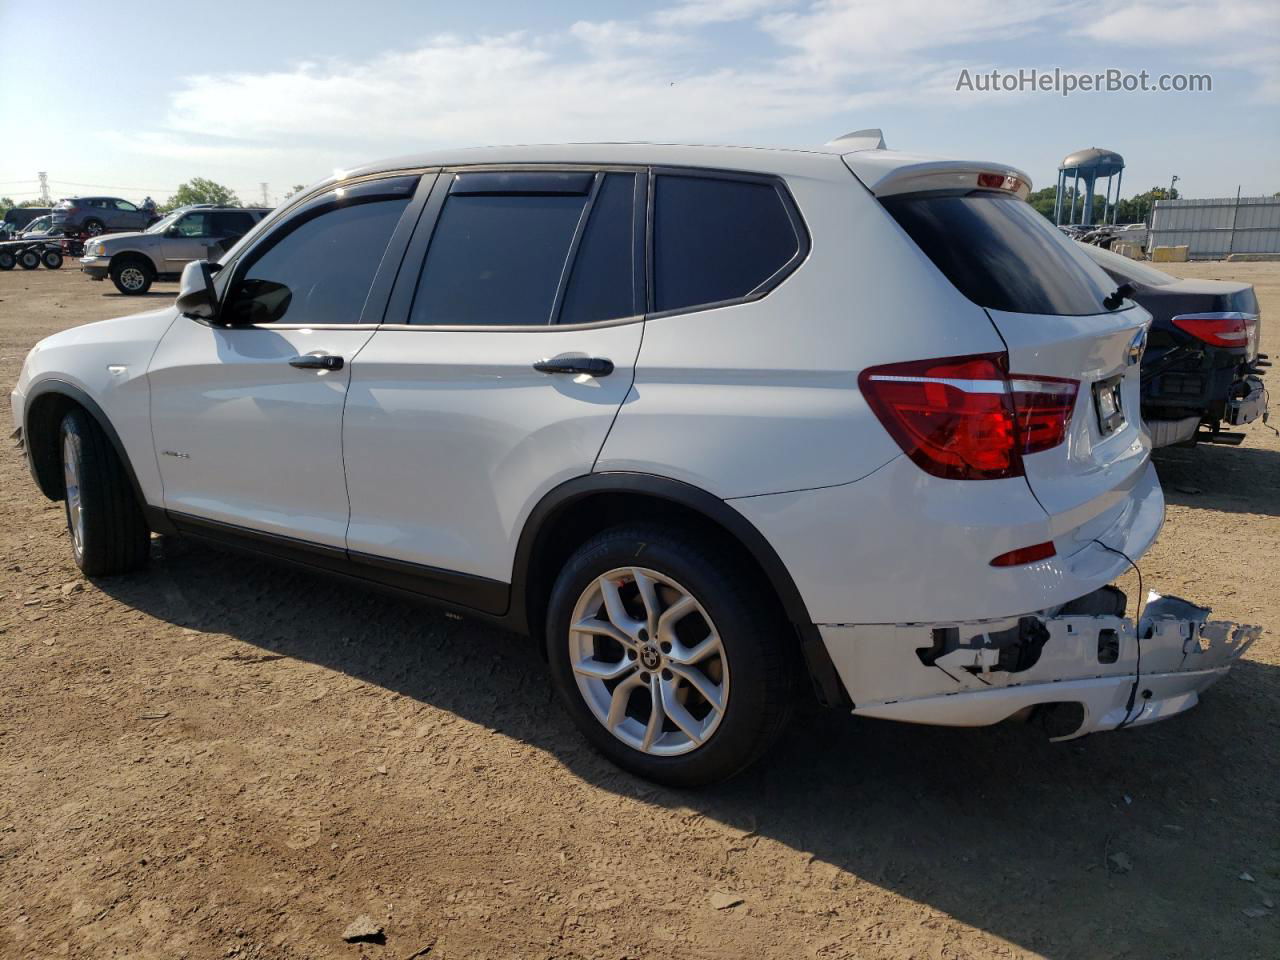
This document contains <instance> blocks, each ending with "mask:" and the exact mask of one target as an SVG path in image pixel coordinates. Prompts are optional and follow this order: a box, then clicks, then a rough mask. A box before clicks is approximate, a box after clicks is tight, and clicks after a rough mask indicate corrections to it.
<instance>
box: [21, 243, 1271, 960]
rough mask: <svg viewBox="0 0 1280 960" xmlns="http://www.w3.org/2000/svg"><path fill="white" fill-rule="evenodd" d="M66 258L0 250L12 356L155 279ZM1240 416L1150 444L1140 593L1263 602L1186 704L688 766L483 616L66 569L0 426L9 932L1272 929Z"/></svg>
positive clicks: (277, 588) (769, 934) (265, 947)
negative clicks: (601, 722)
mask: <svg viewBox="0 0 1280 960" xmlns="http://www.w3.org/2000/svg"><path fill="white" fill-rule="evenodd" d="M70 267H71V265H69V266H68V268H66V269H63V270H62V271H61V272H57V273H52V272H49V271H46V270H43V269H41V270H38V271H35V272H33V273H25V272H22V271H16V270H15V271H13V272H12V273H0V382H4V383H12V382H13V381H14V379H16V377H17V373H18V368H19V365H20V364H21V361H22V358H23V356H24V355H25V353H26V351H27V349H28V348H30V346H31V345H32V344H33V343H35V341H36V340H38V339H39V338H40V337H42V336H45V335H47V334H49V333H52V332H54V331H56V330H60V329H63V328H65V327H68V326H72V325H74V324H78V323H83V322H86V321H89V320H93V319H99V318H103V317H108V316H116V315H122V314H126V313H130V312H134V311H135V310H138V309H144V308H146V307H154V306H157V305H160V304H163V303H165V302H166V299H167V298H170V297H172V296H173V285H172V284H167V285H166V284H161V285H157V288H156V289H157V291H163V292H157V293H156V294H154V295H153V296H152V297H150V298H147V299H145V300H131V299H126V298H123V297H120V296H118V295H116V293H115V291H114V289H112V288H111V286H110V285H109V284H96V283H91V282H89V281H88V280H87V279H86V278H84V277H82V276H81V275H79V274H78V273H76V272H75V271H74V270H73V269H71V268H70ZM1170 269H1171V270H1173V271H1174V272H1177V273H1179V274H1181V275H1195V276H1214V277H1224V278H1236V279H1243V280H1248V281H1250V282H1253V283H1255V284H1257V285H1258V288H1259V292H1260V295H1261V299H1262V303H1263V309H1264V313H1268V312H1269V313H1270V314H1271V316H1272V317H1273V318H1274V319H1273V320H1272V322H1271V323H1270V324H1269V325H1268V326H1267V329H1266V330H1265V333H1264V348H1265V349H1269V351H1270V352H1271V354H1272V356H1278V355H1280V264H1275V263H1270V264H1193V265H1171V266H1170ZM1272 379H1275V375H1273V377H1272ZM1278 415H1280V414H1278ZM1248 434H1249V436H1248V439H1247V441H1246V443H1245V445H1244V446H1242V447H1239V448H1229V447H1210V448H1199V449H1193V450H1181V451H1176V452H1173V453H1170V454H1167V455H1165V456H1162V457H1159V458H1158V467H1159V470H1160V474H1161V477H1162V479H1163V481H1164V484H1165V490H1166V494H1167V496H1168V500H1169V510H1168V521H1167V523H1166V525H1165V528H1164V532H1163V534H1162V535H1161V538H1160V540H1159V541H1158V543H1157V544H1156V546H1155V547H1154V548H1153V550H1152V551H1151V552H1150V553H1149V554H1148V555H1147V557H1146V559H1145V560H1143V561H1142V568H1143V572H1144V575H1145V577H1146V581H1147V584H1148V586H1151V587H1155V588H1157V589H1160V590H1161V591H1163V592H1169V593H1177V594H1180V595H1183V596H1186V597H1188V598H1189V599H1195V600H1202V601H1206V602H1211V603H1212V604H1213V605H1214V606H1215V608H1216V613H1217V614H1218V615H1220V616H1223V617H1228V618H1233V619H1239V620H1245V621H1249V622H1253V623H1259V624H1262V625H1263V626H1264V627H1265V628H1266V629H1267V630H1268V633H1267V634H1266V635H1264V637H1263V639H1262V640H1261V641H1260V642H1259V643H1258V644H1256V645H1255V646H1254V648H1253V649H1252V650H1251V651H1250V653H1249V655H1248V656H1247V658H1246V659H1245V661H1244V662H1242V663H1241V664H1240V665H1239V666H1238V667H1237V668H1236V670H1235V671H1234V672H1233V673H1232V675H1231V676H1230V677H1228V678H1227V679H1226V680H1225V681H1223V682H1222V683H1221V684H1219V685H1218V686H1217V687H1215V688H1214V689H1213V690H1211V691H1210V692H1209V694H1208V695H1206V697H1205V699H1204V702H1203V703H1202V704H1201V705H1200V706H1199V707H1197V708H1196V709H1195V710H1193V711H1191V712H1189V713H1187V714H1185V715H1184V716H1182V717H1179V718H1176V719H1174V720H1171V721H1169V722H1166V723H1162V724H1158V725H1155V726H1153V727H1148V728H1142V729H1137V730H1130V731H1126V732H1123V733H1118V734H1101V735H1098V736H1094V737H1090V738H1088V739H1086V740H1083V741H1078V742H1074V743H1067V744H1057V745H1053V744H1048V743H1046V742H1045V741H1044V740H1043V739H1042V738H1041V735H1040V734H1039V733H1037V732H1036V731H1035V729H1034V728H1030V727H1026V726H1022V725H1009V726H1002V727H999V728H994V729H987V730H946V729H932V728H924V727H916V728H913V727H906V726H897V725H893V724H888V723H883V722H877V721H870V720H860V719H853V718H850V717H848V716H843V715H841V714H838V713H835V712H827V711H821V710H818V709H812V710H808V711H804V712H803V713H802V715H801V716H800V717H798V719H797V722H796V723H795V724H794V725H793V726H792V727H791V729H790V732H789V734H788V735H787V736H786V738H785V740H784V742H783V743H782V745H781V746H780V748H779V749H778V750H776V751H775V752H774V753H773V754H772V755H771V756H770V757H768V758H767V759H766V761H765V762H763V763H762V764H760V765H759V766H758V767H756V768H754V769H753V770H752V771H750V772H748V773H747V774H746V775H744V776H742V777H741V778H739V779H737V780H735V781H733V782H731V783H728V784H725V785H723V786H720V787H717V788H715V789H711V790H706V791H703V792H698V793H681V792H677V791H672V790H666V789H660V788H655V787H653V786H651V785H649V784H647V783H644V782H641V781H638V780H636V779H634V778H632V777H629V776H627V775H624V774H622V773H619V772H618V771H616V770H615V769H613V768H612V767H610V766H609V765H608V764H606V763H604V762H603V761H601V760H599V759H597V758H596V757H595V756H594V755H593V754H592V753H591V752H590V751H589V750H588V749H587V748H586V747H585V746H584V744H583V743H582V742H581V741H580V740H579V738H578V737H577V736H576V735H575V733H574V731H573V730H572V728H571V727H570V724H569V722H568V720H567V719H566V718H565V716H564V715H563V714H562V712H561V711H560V709H559V708H558V706H557V705H556V704H555V703H554V702H553V700H552V698H551V694H550V690H549V687H548V684H547V681H546V678H545V676H544V671H543V667H542V664H541V661H540V659H539V657H538V656H537V655H536V653H535V652H534V651H533V650H532V649H530V648H529V646H528V645H527V644H525V643H522V642H521V641H520V640H519V639H518V638H513V637H511V636H509V635H506V634H503V633H501V632H499V631H496V630H493V629H491V628H489V627H486V626H483V625H479V624H476V623H473V622H469V621H465V620H456V619H452V618H449V617H446V616H445V615H443V614H441V613H438V612H435V611H433V610H431V609H429V608H424V607H417V606H411V605H408V604H404V603H399V602H396V601H389V600H388V599H386V598H385V597H383V596H380V595H376V594H369V593H364V592H361V591H360V590H357V589H353V588H348V587H345V586H337V587H335V585H334V584H333V583H332V582H331V581H327V580H323V579H318V578H315V577H312V576H310V575H307V574H304V573H299V572H295V571H292V570H289V569H285V568H281V567H276V566H271V565H268V564H265V563H259V562H254V561H250V560H245V559H242V558H239V557H235V556H232V555H229V554H224V553H221V552H217V551H214V550H211V549H208V548H205V547H202V546H198V545H194V544H189V543H182V542H176V541H173V540H167V539H165V540H161V539H157V540H156V541H154V546H153V550H154V558H153V564H152V567H151V569H150V571H149V572H148V573H147V574H145V575H140V576H131V577H125V578H119V579H114V580H105V581H101V582H97V583H91V582H88V581H85V580H83V579H82V578H81V577H80V576H78V574H77V571H76V569H75V567H74V565H73V563H72V560H71V551H70V548H69V546H68V544H67V538H66V534H65V530H64V527H63V516H62V507H61V505H60V504H52V503H49V502H47V501H45V500H44V499H43V498H42V497H41V496H40V494H39V493H38V492H37V491H36V489H35V487H34V486H33V485H32V483H31V481H30V478H29V477H28V475H27V472H26V469H25V466H24V464H23V461H22V458H21V456H20V454H19V453H18V452H17V451H16V450H10V451H9V452H8V453H7V454H5V455H4V456H3V457H0V471H2V473H0V478H2V482H0V501H2V502H3V505H4V516H5V520H4V523H3V525H2V526H0V597H2V598H3V599H2V600H0V671H2V676H3V683H2V685H0V784H2V788H0V956H3V957H6V958H8V957H14V958H18V957H21V958H33V957H59V956H71V957H92V958H102V957H129V958H177V957H193V958H194V957H202V958H203V957H235V958H253V957H262V958H277V957H279V958H286V957H289V958H293V957H299V958H320V957H361V956H363V957H377V958H384V957H385V958H397V960H401V958H411V957H416V958H424V957H430V958H431V960H438V958H460V957H495V958H496V957H564V958H569V957H573V958H577V957H592V958H594V957H599V958H623V957H646V958H647V957H690V958H740V957H753V958H754V957H787V958H796V957H801V958H802V957H812V958H838V957H858V958H878V957H920V958H931V960H940V958H953V957H988V956H1000V957H1024V956H1043V957H1052V958H1089V960H1092V958H1104V957H1132V958H1146V957H1179V958H1204V957H1223V958H1251V957H1256V958H1276V957H1277V956H1280V948H1278V947H1277V944H1280V922H1278V921H1277V914H1278V911H1277V909H1276V901H1277V900H1280V827H1278V826H1277V824H1278V823H1280V797H1278V791H1277V786H1278V785H1280V751H1278V750H1277V749H1276V738H1277V734H1280V685H1278V684H1277V678H1278V677H1280V593H1278V592H1277V590H1276V587H1275V581H1276V572H1277V555H1278V554H1280V440H1278V439H1277V437H1276V436H1275V435H1274V434H1273V433H1272V432H1271V431H1269V430H1268V429H1265V428H1263V427H1262V426H1261V425H1260V424H1255V425H1253V426H1252V427H1250V428H1249V429H1248ZM1122 585H1123V586H1126V587H1127V588H1128V589H1129V590H1130V592H1131V595H1132V592H1133V590H1134V587H1135V584H1134V583H1133V582H1132V581H1131V580H1130V581H1128V582H1123V583H1122ZM361 917H363V921H362V922H363V923H364V924H366V925H369V930H370V931H372V930H376V929H378V928H381V929H382V930H383V934H382V936H383V937H384V938H385V943H383V944H373V943H359V944H348V943H345V942H344V941H343V934H344V932H346V931H347V929H348V926H349V925H350V924H352V922H353V921H356V920H357V918H361ZM357 929H358V928H357Z"/></svg>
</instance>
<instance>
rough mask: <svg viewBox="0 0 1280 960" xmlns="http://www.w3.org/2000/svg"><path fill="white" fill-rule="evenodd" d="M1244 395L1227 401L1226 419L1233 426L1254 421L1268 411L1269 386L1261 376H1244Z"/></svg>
mask: <svg viewBox="0 0 1280 960" xmlns="http://www.w3.org/2000/svg"><path fill="white" fill-rule="evenodd" d="M1243 386H1244V395H1243V396H1241V397H1237V398H1236V399H1234V400H1229V401H1227V409H1226V417H1225V419H1226V421H1227V423H1229V424H1231V425H1232V426H1233V427H1239V426H1243V425H1244V424H1246V423H1252V422H1253V421H1254V420H1257V419H1258V418H1259V417H1261V416H1263V415H1265V414H1266V412H1267V388H1266V387H1265V386H1264V385H1263V383H1262V378H1261V377H1252V376H1250V377H1245V378H1244V384H1243Z"/></svg>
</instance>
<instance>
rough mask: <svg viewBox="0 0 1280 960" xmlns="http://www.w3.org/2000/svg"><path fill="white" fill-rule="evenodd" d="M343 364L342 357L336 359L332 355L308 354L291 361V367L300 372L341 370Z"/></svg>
mask: <svg viewBox="0 0 1280 960" xmlns="http://www.w3.org/2000/svg"><path fill="white" fill-rule="evenodd" d="M343 362H344V361H343V359H342V358H341V357H335V356H334V355H333V354H331V353H307V354H303V355H302V356H300V357H294V358H293V359H292V360H290V361H289V366H291V367H297V368H298V369H299V370H341V369H342V364H343Z"/></svg>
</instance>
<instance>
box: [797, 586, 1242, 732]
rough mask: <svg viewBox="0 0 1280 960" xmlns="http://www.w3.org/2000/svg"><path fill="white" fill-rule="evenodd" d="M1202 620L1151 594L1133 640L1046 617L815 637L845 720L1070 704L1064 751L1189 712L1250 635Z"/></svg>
mask: <svg viewBox="0 0 1280 960" xmlns="http://www.w3.org/2000/svg"><path fill="white" fill-rule="evenodd" d="M1209 612H1210V611H1209V610H1208V609H1207V608H1205V607H1200V606H1197V605H1195V604H1192V603H1188V602H1187V601H1185V600H1180V599H1178V598H1176V597H1162V596H1160V595H1159V594H1156V593H1152V594H1150V595H1149V596H1148V600H1147V604H1146V607H1145V610H1144V612H1143V616H1142V622H1141V629H1140V631H1139V630H1136V629H1135V626H1134V622H1133V620H1132V619H1131V618H1126V617H1122V616H1113V615H1104V616H1081V615H1065V616H1064V615H1049V614H1032V615H1029V616H1027V617H1020V618H1019V617H1014V618H1008V619H1005V620H999V621H984V622H975V623H958V624H901V625H888V626H885V625H874V626H862V625H858V626H851V625H838V626H824V627H822V628H821V630H822V635H823V639H824V641H825V642H826V643H827V646H828V649H829V650H830V651H831V655H832V660H833V661H834V662H835V664H836V666H837V669H838V670H839V672H840V675H841V678H842V680H843V681H844V683H845V686H846V687H848V689H849V693H850V696H851V697H852V699H853V701H854V703H855V704H856V706H855V709H854V711H853V712H854V713H856V714H859V715H861V716H869V717H881V718H884V719H889V720H902V721H907V722H911V723H931V724H941V725H945V726H985V725H988V724H993V723H999V722H1000V721H1002V720H1005V719H1007V718H1009V717H1011V716H1013V715H1014V714H1016V713H1018V712H1020V711H1023V710H1026V709H1027V708H1029V707H1037V706H1043V705H1049V704H1076V705H1078V706H1079V707H1080V708H1081V716H1080V720H1079V723H1078V725H1076V726H1075V728H1074V729H1068V730H1066V731H1064V733H1063V735H1062V736H1059V737H1055V738H1054V739H1061V740H1066V739H1071V738H1072V737H1078V736H1083V735H1084V734H1086V733H1092V732H1094V731H1098V730H1113V729H1116V728H1119V727H1128V726H1139V725H1142V724H1147V723H1154V722H1155V721H1157V720H1163V719H1166V718H1167V717H1171V716H1174V715H1175V714H1178V713H1181V712H1183V711H1184V710H1188V709H1190V708H1191V707H1193V706H1195V705H1196V703H1197V702H1199V695H1200V692H1201V691H1203V690H1204V689H1205V688H1206V687H1208V686H1210V685H1211V684H1212V683H1214V682H1215V681H1216V680H1218V679H1220V678H1221V677H1223V676H1224V675H1225V674H1226V673H1227V671H1228V670H1230V669H1231V666H1232V664H1234V663H1235V661H1236V660H1237V659H1239V658H1240V656H1241V655H1242V654H1243V653H1244V652H1245V650H1247V649H1248V648H1249V646H1250V645H1251V644H1252V643H1253V641H1254V640H1256V639H1257V637H1258V635H1259V634H1260V633H1261V628H1259V627H1256V626H1247V625H1240V624H1235V623H1229V622H1225V621H1211V620H1209V619H1208V617H1209ZM1139 662H1140V666H1139Z"/></svg>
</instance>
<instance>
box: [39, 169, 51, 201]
mask: <svg viewBox="0 0 1280 960" xmlns="http://www.w3.org/2000/svg"><path fill="white" fill-rule="evenodd" d="M36 176H38V177H39V178H40V205H41V206H44V207H47V206H49V205H50V203H49V174H47V173H46V172H45V171H43V170H41V171H40V172H39V173H38V174H36Z"/></svg>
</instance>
